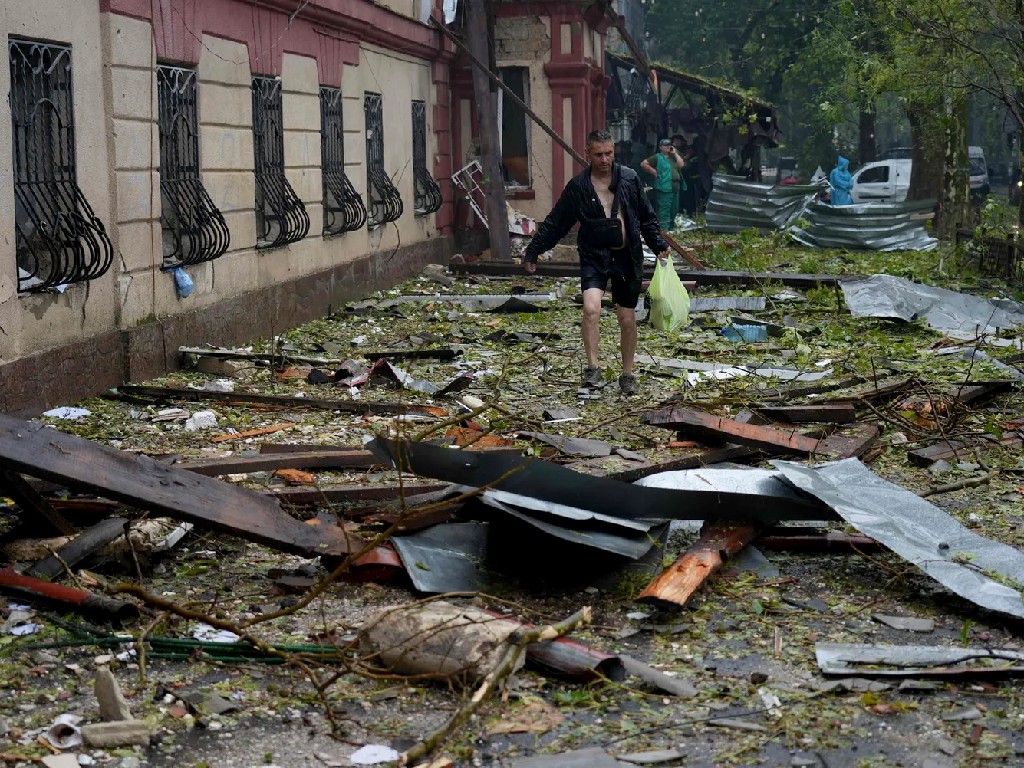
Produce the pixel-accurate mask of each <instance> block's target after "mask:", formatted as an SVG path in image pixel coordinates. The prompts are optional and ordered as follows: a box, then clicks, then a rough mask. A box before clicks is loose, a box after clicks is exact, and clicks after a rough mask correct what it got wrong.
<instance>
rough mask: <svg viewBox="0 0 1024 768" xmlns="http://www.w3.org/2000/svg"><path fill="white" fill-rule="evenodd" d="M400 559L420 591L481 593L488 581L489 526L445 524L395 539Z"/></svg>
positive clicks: (393, 540) (395, 537) (430, 592)
mask: <svg viewBox="0 0 1024 768" xmlns="http://www.w3.org/2000/svg"><path fill="white" fill-rule="evenodd" d="M391 543H392V544H393V545H394V547H395V550H397V552H398V556H399V557H400V558H401V559H402V565H403V566H405V570H406V573H408V574H409V578H410V579H411V580H412V585H413V587H415V588H416V591H418V592H424V593H427V594H440V593H442V592H481V591H484V589H485V587H486V585H487V578H486V575H485V574H484V573H482V572H481V571H480V568H479V567H478V566H479V564H480V563H481V562H483V561H484V560H485V559H486V557H487V523H446V524H444V525H435V526H431V527H430V528H427V529H425V530H422V531H419V532H417V533H413V534H410V535H408V536H393V537H391Z"/></svg>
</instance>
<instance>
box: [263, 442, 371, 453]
mask: <svg viewBox="0 0 1024 768" xmlns="http://www.w3.org/2000/svg"><path fill="white" fill-rule="evenodd" d="M361 450H363V449H362V448H360V447H358V446H355V445H320V444H318V443H261V444H260V453H313V452H319V453H327V452H328V451H329V452H331V453H353V452H356V451H361Z"/></svg>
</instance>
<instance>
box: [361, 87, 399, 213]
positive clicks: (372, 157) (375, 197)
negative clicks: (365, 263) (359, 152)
mask: <svg viewBox="0 0 1024 768" xmlns="http://www.w3.org/2000/svg"><path fill="white" fill-rule="evenodd" d="M363 118H364V120H365V129H366V210H367V214H368V215H367V226H368V227H369V228H370V229H377V228H378V227H382V226H384V225H385V224H387V223H388V222H391V221H397V220H398V219H399V218H401V216H402V213H403V211H404V210H405V206H404V204H403V202H402V196H401V194H400V193H399V191H398V189H397V188H396V187H395V185H394V183H392V181H391V177H390V176H388V174H387V171H386V170H385V169H384V97H383V96H382V95H381V94H379V93H375V92H373V91H364V92H363Z"/></svg>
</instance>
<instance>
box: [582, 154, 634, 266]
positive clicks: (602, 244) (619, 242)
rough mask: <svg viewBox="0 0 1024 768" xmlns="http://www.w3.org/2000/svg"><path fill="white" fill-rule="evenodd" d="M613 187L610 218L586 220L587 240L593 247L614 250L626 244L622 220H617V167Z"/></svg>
mask: <svg viewBox="0 0 1024 768" xmlns="http://www.w3.org/2000/svg"><path fill="white" fill-rule="evenodd" d="M612 183H613V184H614V186H615V189H614V190H613V192H612V215H611V218H608V219H606V218H600V219H590V220H589V221H588V222H587V242H588V243H589V244H590V245H592V246H594V247H595V248H607V249H608V250H611V251H615V250H618V249H619V248H622V247H624V246H625V244H626V238H625V234H624V233H623V231H622V221H620V220H619V169H618V168H616V169H615V177H614V179H613V181H612Z"/></svg>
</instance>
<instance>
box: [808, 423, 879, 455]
mask: <svg viewBox="0 0 1024 768" xmlns="http://www.w3.org/2000/svg"><path fill="white" fill-rule="evenodd" d="M881 434H882V431H881V430H880V429H879V428H878V427H877V426H875V425H874V424H855V425H854V426H852V427H847V428H846V429H844V430H841V431H840V432H836V433H834V434H831V435H829V436H828V437H826V438H825V439H823V440H822V441H821V445H820V446H819V447H818V450H817V451H816V453H818V454H819V455H820V454H828V455H829V456H831V457H834V458H837V459H852V458H855V457H859V456H863V455H864V454H865V453H867V452H868V451H869V450H871V447H872V446H873V445H874V444H875V443H877V442H878V438H879V437H880V436H881Z"/></svg>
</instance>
